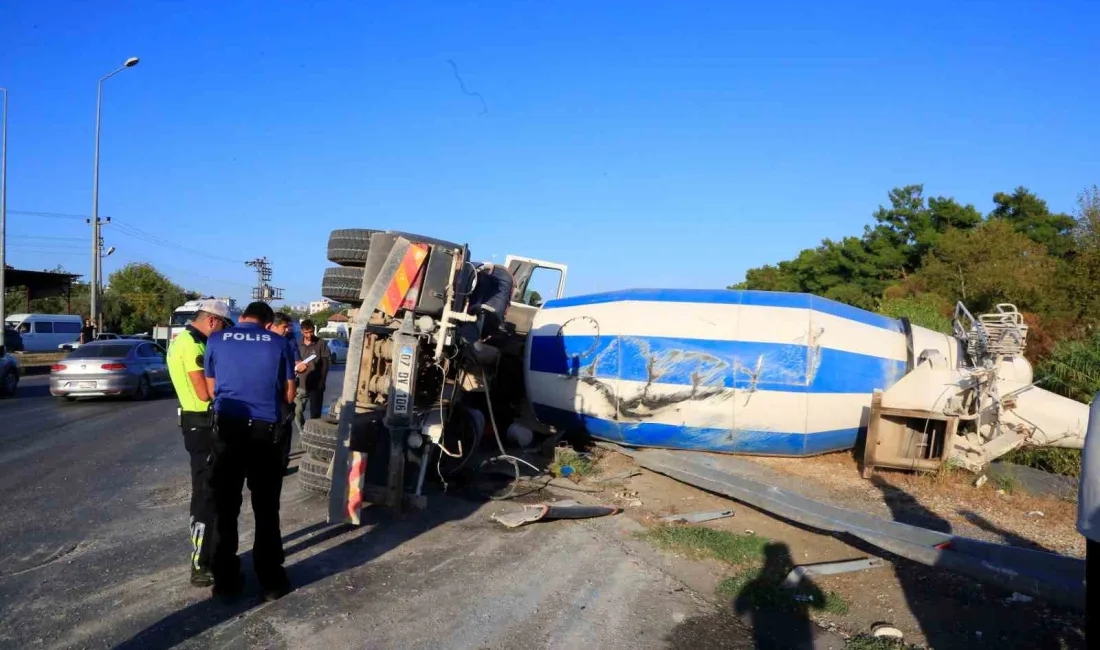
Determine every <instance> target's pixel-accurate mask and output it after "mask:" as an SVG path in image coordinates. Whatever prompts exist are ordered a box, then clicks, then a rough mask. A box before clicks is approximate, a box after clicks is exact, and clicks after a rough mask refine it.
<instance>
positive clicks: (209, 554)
mask: <svg viewBox="0 0 1100 650" xmlns="http://www.w3.org/2000/svg"><path fill="white" fill-rule="evenodd" d="M232 326H233V321H232V320H230V318H229V307H228V306H226V304H225V303H224V302H222V301H220V300H204V301H202V303H201V304H200V305H199V311H198V313H196V314H195V317H194V319H192V321H191V323H190V324H189V325H188V326H187V328H186V329H185V330H184V331H182V332H180V333H179V335H178V336H176V338H175V339H174V340H173V341H172V343H171V345H169V347H168V372H169V374H170V375H171V377H172V387H173V388H175V389H176V397H177V398H179V402H180V407H179V423H180V427H181V428H182V429H183V446H184V447H185V448H186V449H187V453H188V454H190V456H191V584H192V585H194V586H196V587H209V586H211V585H212V584H214V574H213V572H212V563H213V553H214V543H213V539H212V537H213V535H214V530H215V525H214V520H215V514H216V512H217V510H216V508H215V501H214V494H213V489H212V487H211V483H210V479H211V472H212V469H213V452H214V419H213V418H214V412H213V410H212V409H211V402H212V397H213V396H212V395H210V392H209V390H208V389H207V385H206V377H205V376H204V373H203V359H204V357H205V355H206V340H207V337H209V336H210V335H212V334H213V333H215V332H219V331H221V330H222V329H224V328H225V327H232Z"/></svg>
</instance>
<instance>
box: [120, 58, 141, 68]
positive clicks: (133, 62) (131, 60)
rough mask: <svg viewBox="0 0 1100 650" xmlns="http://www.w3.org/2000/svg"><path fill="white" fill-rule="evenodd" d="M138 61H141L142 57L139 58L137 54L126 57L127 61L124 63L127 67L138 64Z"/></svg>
mask: <svg viewBox="0 0 1100 650" xmlns="http://www.w3.org/2000/svg"><path fill="white" fill-rule="evenodd" d="M138 61H140V59H138V58H137V57H136V56H132V57H130V58H128V59H126V63H124V64H123V65H125V66H126V67H127V68H132V67H134V66H135V65H137V64H138Z"/></svg>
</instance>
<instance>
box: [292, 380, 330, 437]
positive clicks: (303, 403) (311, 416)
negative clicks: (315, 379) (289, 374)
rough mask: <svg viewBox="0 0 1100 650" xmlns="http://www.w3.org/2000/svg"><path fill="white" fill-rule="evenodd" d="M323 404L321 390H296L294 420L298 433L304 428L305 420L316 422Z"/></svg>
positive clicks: (323, 393) (323, 392)
mask: <svg viewBox="0 0 1100 650" xmlns="http://www.w3.org/2000/svg"><path fill="white" fill-rule="evenodd" d="M324 402H325V391H323V390H318V389H314V390H301V389H299V390H298V393H297V395H296V396H295V398H294V420H295V421H296V422H297V423H298V430H299V431H300V430H301V429H302V427H303V426H305V422H306V420H307V419H308V420H316V419H317V418H319V417H321V408H322V407H323V406H324Z"/></svg>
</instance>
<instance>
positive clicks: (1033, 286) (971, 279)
mask: <svg viewBox="0 0 1100 650" xmlns="http://www.w3.org/2000/svg"><path fill="white" fill-rule="evenodd" d="M1054 278H1055V260H1054V259H1053V258H1051V256H1050V255H1049V254H1048V253H1047V250H1046V247H1045V246H1043V245H1041V244H1039V243H1037V242H1035V241H1033V240H1031V239H1030V238H1029V237H1027V236H1026V235H1024V234H1022V233H1020V232H1017V231H1016V230H1014V229H1013V227H1012V225H1011V224H1009V223H1008V222H1007V221H1004V220H1001V219H994V220H991V221H987V222H985V223H983V224H982V225H981V226H979V227H977V228H975V229H973V230H969V231H963V230H949V231H947V232H946V233H944V235H943V236H942V237H941V238H940V240H939V242H938V244H937V245H936V247H935V248H934V249H933V250H932V251H930V252H929V253H928V255H927V256H926V257H925V260H924V264H923V266H922V268H921V270H920V279H921V280H922V281H923V283H924V284H925V286H926V287H927V288H928V290H929V291H930V292H931V293H935V294H937V295H940V296H943V297H944V298H946V299H948V300H950V301H951V302H955V301H962V302H963V303H965V304H966V305H967V306H968V307H969V308H970V310H971V311H972V312H977V311H986V310H989V309H991V308H992V307H993V306H994V305H995V304H997V303H1000V302H1011V303H1014V304H1016V305H1017V306H1018V307H1019V308H1020V309H1026V310H1030V311H1039V310H1040V309H1041V308H1042V307H1044V306H1046V305H1048V304H1049V303H1050V295H1049V294H1050V292H1051V290H1052V287H1053V286H1054Z"/></svg>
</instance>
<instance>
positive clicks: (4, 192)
mask: <svg viewBox="0 0 1100 650" xmlns="http://www.w3.org/2000/svg"><path fill="white" fill-rule="evenodd" d="M0 93H4V119H3V122H0V139H2V140H3V142H0V350H3V349H5V348H4V323H5V322H6V321H5V320H4V317H5V316H6V315H7V312H6V311H4V309H5V305H4V296H5V295H6V294H7V291H8V287H7V285H6V284H5V283H4V276H5V275H6V274H7V268H8V266H7V264H8V261H7V249H8V90H7V88H0Z"/></svg>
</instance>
